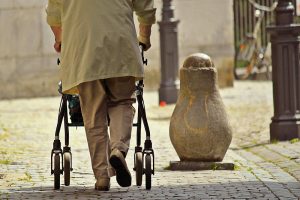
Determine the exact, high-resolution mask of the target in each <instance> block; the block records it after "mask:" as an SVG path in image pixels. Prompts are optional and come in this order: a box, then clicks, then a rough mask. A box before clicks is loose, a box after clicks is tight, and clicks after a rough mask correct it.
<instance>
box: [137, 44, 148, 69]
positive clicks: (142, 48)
mask: <svg viewBox="0 0 300 200" xmlns="http://www.w3.org/2000/svg"><path fill="white" fill-rule="evenodd" d="M139 46H140V51H141V55H142V62H143V64H144V65H146V66H147V65H148V59H145V55H144V52H145V51H144V49H145V47H146V45H145V44H143V43H141V42H140V43H139Z"/></svg>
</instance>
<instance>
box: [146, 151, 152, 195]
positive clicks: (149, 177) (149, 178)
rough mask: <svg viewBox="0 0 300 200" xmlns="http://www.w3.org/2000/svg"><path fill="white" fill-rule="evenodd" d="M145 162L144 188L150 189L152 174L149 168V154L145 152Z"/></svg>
mask: <svg viewBox="0 0 300 200" xmlns="http://www.w3.org/2000/svg"><path fill="white" fill-rule="evenodd" d="M145 162H146V168H145V175H146V189H147V190H150V189H151V176H152V170H151V155H150V154H147V155H146V156H145Z"/></svg>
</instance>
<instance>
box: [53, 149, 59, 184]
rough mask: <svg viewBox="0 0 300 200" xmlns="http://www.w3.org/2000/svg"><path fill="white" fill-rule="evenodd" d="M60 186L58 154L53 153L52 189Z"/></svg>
mask: <svg viewBox="0 0 300 200" xmlns="http://www.w3.org/2000/svg"><path fill="white" fill-rule="evenodd" d="M59 188H60V156H59V154H55V156H54V189H55V190H58V189H59Z"/></svg>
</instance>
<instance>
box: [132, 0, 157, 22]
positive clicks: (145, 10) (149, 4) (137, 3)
mask: <svg viewBox="0 0 300 200" xmlns="http://www.w3.org/2000/svg"><path fill="white" fill-rule="evenodd" d="M133 9H134V11H135V12H136V15H137V17H138V21H139V22H140V23H141V24H146V25H151V24H154V23H155V22H156V17H155V13H156V8H154V0H133Z"/></svg>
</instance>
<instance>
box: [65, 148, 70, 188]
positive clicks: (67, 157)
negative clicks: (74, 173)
mask: <svg viewBox="0 0 300 200" xmlns="http://www.w3.org/2000/svg"><path fill="white" fill-rule="evenodd" d="M70 174H71V154H70V153H69V152H66V153H64V182H65V186H69V185H70Z"/></svg>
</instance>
